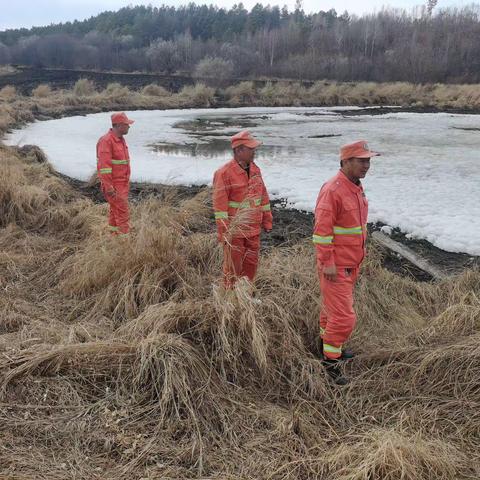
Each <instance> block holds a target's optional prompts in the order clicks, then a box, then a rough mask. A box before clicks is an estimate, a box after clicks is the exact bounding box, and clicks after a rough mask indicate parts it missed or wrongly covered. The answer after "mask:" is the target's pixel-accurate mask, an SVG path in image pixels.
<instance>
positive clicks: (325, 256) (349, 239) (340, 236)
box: [313, 171, 368, 267]
mask: <svg viewBox="0 0 480 480" xmlns="http://www.w3.org/2000/svg"><path fill="white" fill-rule="evenodd" d="M367 216H368V202H367V198H366V197H365V193H364V192H363V187H362V185H361V184H360V185H355V184H354V183H353V182H351V181H350V180H349V179H348V178H347V176H346V175H345V174H344V173H343V172H342V171H340V172H338V174H337V175H335V177H333V178H332V179H330V180H329V181H328V182H327V183H325V184H324V185H323V187H322V189H321V190H320V194H319V195H318V199H317V206H316V208H315V231H314V235H313V243H314V244H315V246H316V250H317V260H318V263H319V264H321V265H324V266H331V265H337V266H339V267H357V266H358V265H360V264H361V263H362V261H363V259H364V257H365V242H366V239H367Z"/></svg>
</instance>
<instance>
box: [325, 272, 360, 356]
mask: <svg viewBox="0 0 480 480" xmlns="http://www.w3.org/2000/svg"><path fill="white" fill-rule="evenodd" d="M318 274H319V276H320V290H321V292H322V308H321V311H320V336H321V338H322V340H323V354H324V355H325V356H326V357H327V358H331V359H335V358H340V357H341V355H342V346H343V344H344V343H345V342H346V341H347V340H348V338H349V337H350V335H351V334H352V331H353V328H354V327H355V322H356V320H357V316H356V315H355V311H354V309H353V290H354V287H355V282H356V280H357V277H358V267H355V268H345V267H337V279H336V281H334V282H333V281H331V280H327V279H326V278H325V277H324V275H323V268H322V266H321V265H318Z"/></svg>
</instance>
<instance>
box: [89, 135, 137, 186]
mask: <svg viewBox="0 0 480 480" xmlns="http://www.w3.org/2000/svg"><path fill="white" fill-rule="evenodd" d="M97 172H98V177H99V178H100V181H101V183H102V189H103V190H104V191H106V192H110V191H112V190H116V187H117V186H119V187H124V186H125V185H128V184H129V181H130V156H129V154H128V147H127V143H126V142H125V139H124V138H123V137H122V138H118V137H117V136H116V135H115V134H114V133H113V130H112V129H110V131H109V132H108V133H107V134H106V135H104V136H103V137H101V138H100V140H98V142H97Z"/></svg>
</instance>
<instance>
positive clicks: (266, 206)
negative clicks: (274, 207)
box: [262, 203, 271, 212]
mask: <svg viewBox="0 0 480 480" xmlns="http://www.w3.org/2000/svg"><path fill="white" fill-rule="evenodd" d="M262 210H263V211H264V212H269V211H270V210H271V207H270V204H269V203H267V204H266V205H262Z"/></svg>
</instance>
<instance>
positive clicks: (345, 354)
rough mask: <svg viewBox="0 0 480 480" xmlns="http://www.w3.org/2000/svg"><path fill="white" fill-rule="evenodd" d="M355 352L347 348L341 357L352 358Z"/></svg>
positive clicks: (344, 358) (343, 358)
mask: <svg viewBox="0 0 480 480" xmlns="http://www.w3.org/2000/svg"><path fill="white" fill-rule="evenodd" d="M354 356H355V354H354V353H353V352H352V351H351V350H349V349H348V348H346V349H345V350H342V356H341V357H340V358H341V359H342V360H351V359H352V358H353V357H354Z"/></svg>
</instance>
